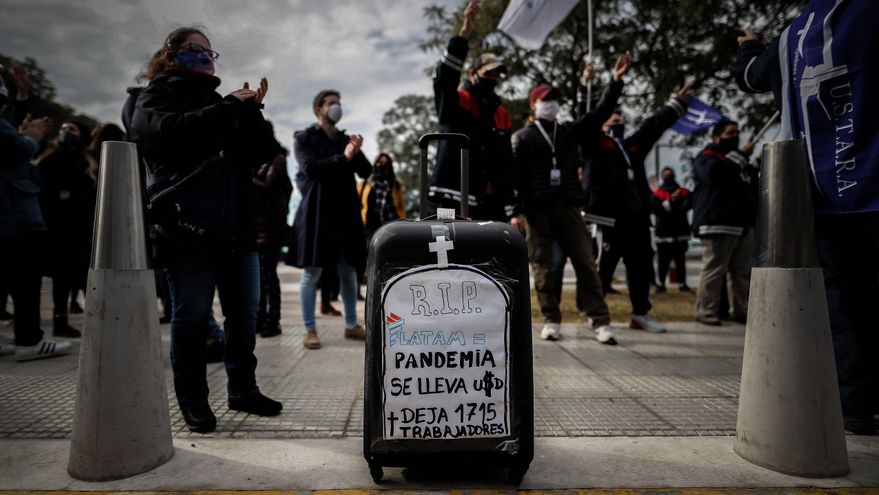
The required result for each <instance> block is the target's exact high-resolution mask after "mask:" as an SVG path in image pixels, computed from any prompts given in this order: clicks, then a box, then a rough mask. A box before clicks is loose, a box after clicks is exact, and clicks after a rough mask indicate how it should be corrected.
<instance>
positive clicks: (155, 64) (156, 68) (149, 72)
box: [136, 26, 210, 82]
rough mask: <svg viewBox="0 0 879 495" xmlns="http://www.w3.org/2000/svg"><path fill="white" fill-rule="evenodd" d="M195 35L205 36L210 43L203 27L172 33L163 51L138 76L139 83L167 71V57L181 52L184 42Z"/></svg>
mask: <svg viewBox="0 0 879 495" xmlns="http://www.w3.org/2000/svg"><path fill="white" fill-rule="evenodd" d="M193 34H198V35H201V36H204V39H206V40H208V41H210V39H208V37H207V35H206V34H205V29H204V28H203V27H201V26H183V27H179V28H177V29H175V30H173V31H171V33H170V34H169V35H168V37H166V38H165V42H164V43H163V44H162V48H161V50H159V51H157V52H156V53H154V54H153V58H151V59H150V61H149V63H147V66H146V67H145V68H144V69H143V71H141V73H140V74H138V76H137V78H136V79H137V81H138V82H144V81H151V80H152V79H153V78H154V77H156V76H157V75H158V74H159V73H160V72H162V71H164V70H165V69H167V68H168V63H167V62H166V61H165V55H166V54H168V53H177V52H178V51H180V48H182V47H183V42H184V41H186V38H188V37H189V36H190V35H193Z"/></svg>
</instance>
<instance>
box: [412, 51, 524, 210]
mask: <svg viewBox="0 0 879 495" xmlns="http://www.w3.org/2000/svg"><path fill="white" fill-rule="evenodd" d="M467 51H468V46H467V40H466V39H465V38H461V37H459V36H455V37H453V38H452V39H451V40H449V44H448V47H447V48H446V53H445V54H444V55H443V58H442V60H440V62H439V63H438V64H437V66H436V75H435V77H434V79H433V92H434V103H435V104H436V112H437V117H438V119H439V131H440V132H454V133H460V134H465V135H467V137H469V138H470V174H469V177H470V184H469V186H470V205H471V206H478V207H480V211H482V212H484V213H485V212H488V215H489V216H490V217H491V218H490V219H492V220H506V218H507V217H508V216H509V215H511V214H512V183H511V181H510V180H509V179H510V175H511V174H510V172H511V169H512V163H513V155H512V149H511V148H510V132H511V130H512V127H513V122H512V119H510V115H509V113H507V110H506V109H505V108H504V107H503V106H501V101H500V98H499V97H498V96H497V95H495V94H494V93H492V94H491V95H487V96H485V97H483V98H480V97H479V96H478V94H477V91H476V90H475V88H473V86H472V85H471V84H470V83H469V81H468V82H466V83H465V84H464V86H463V88H462V89H460V90H459V89H458V85H459V83H460V82H461V72H462V70H463V61H464V60H466V59H467ZM460 166H461V164H460V152H459V151H458V147H457V145H454V144H452V145H449V144H447V143H445V142H440V143H439V144H438V147H437V158H436V167H435V168H434V171H433V176H432V177H431V180H430V191H429V194H428V197H429V198H430V200H431V201H433V202H434V203H436V204H439V205H441V206H447V207H455V205H457V204H458V203H459V202H460V199H461V184H460V182H461V171H460V170H461V169H460ZM489 184H490V185H491V188H492V189H493V193H492V194H488V192H487V187H489ZM505 208H506V209H505ZM486 219H489V218H486Z"/></svg>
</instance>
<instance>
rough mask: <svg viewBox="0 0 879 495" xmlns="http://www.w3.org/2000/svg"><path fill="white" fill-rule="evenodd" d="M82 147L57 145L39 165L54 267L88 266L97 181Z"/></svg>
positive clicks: (48, 245)
mask: <svg viewBox="0 0 879 495" xmlns="http://www.w3.org/2000/svg"><path fill="white" fill-rule="evenodd" d="M89 167H90V163H89V161H88V160H87V159H86V158H85V157H84V156H83V152H82V149H81V148H75V149H65V148H58V149H56V150H55V151H54V152H52V153H50V154H49V155H47V156H46V157H45V158H43V159H41V160H40V162H39V164H38V165H37V170H38V172H39V177H40V187H41V192H40V208H41V209H42V211H43V218H44V219H45V221H46V227H47V228H48V230H49V236H48V239H47V242H46V254H47V255H48V256H49V258H50V260H49V261H50V262H51V263H50V266H52V270H53V271H54V270H56V269H63V270H69V269H74V268H76V269H77V270H76V271H77V272H79V273H81V272H82V271H83V270H87V269H88V262H89V259H90V254H91V244H92V242H91V241H92V239H91V233H92V227H93V225H94V220H95V195H96V189H95V181H94V179H93V178H92V177H91V176H90V175H89Z"/></svg>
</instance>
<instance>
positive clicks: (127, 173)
mask: <svg viewBox="0 0 879 495" xmlns="http://www.w3.org/2000/svg"><path fill="white" fill-rule="evenodd" d="M139 177H140V172H139V167H138V158H137V149H136V147H135V145H134V144H132V143H123V142H117V141H110V142H106V143H104V145H103V147H102V149H101V170H100V177H99V184H98V204H97V211H96V214H95V233H94V239H93V242H92V260H91V267H90V269H89V274H88V293H87V297H86V306H85V315H84V322H85V324H84V332H83V337H82V349H81V350H80V355H79V383H78V388H77V396H76V407H75V409H74V415H73V435H72V438H71V442H70V458H69V461H68V465H67V472H68V473H70V475H71V476H73V477H74V478H77V479H80V480H87V481H106V480H113V479H119V478H126V477H129V476H133V475H136V474H140V473H143V472H146V471H149V470H151V469H153V468H155V467H157V466H160V465H162V464H164V463H165V462H166V461H168V459H170V458H171V456H172V455H173V454H174V447H173V445H172V443H171V424H170V417H169V414H168V394H167V391H166V386H165V372H164V368H163V359H162V341H161V335H160V333H159V315H158V309H157V308H156V287H155V279H154V278H153V271H152V270H150V269H149V266H148V264H147V251H146V238H145V236H146V233H145V228H144V221H143V204H142V196H141V186H140V179H139Z"/></svg>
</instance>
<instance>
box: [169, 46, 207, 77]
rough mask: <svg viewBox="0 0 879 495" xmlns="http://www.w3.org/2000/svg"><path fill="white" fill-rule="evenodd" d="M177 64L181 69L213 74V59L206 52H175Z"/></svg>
mask: <svg viewBox="0 0 879 495" xmlns="http://www.w3.org/2000/svg"><path fill="white" fill-rule="evenodd" d="M177 65H179V66H180V68H182V69H188V70H193V71H195V72H203V73H205V74H210V75H214V60H213V59H212V58H211V56H210V55H209V54H208V53H207V52H201V53H196V52H192V51H186V52H180V53H178V54H177Z"/></svg>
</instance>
